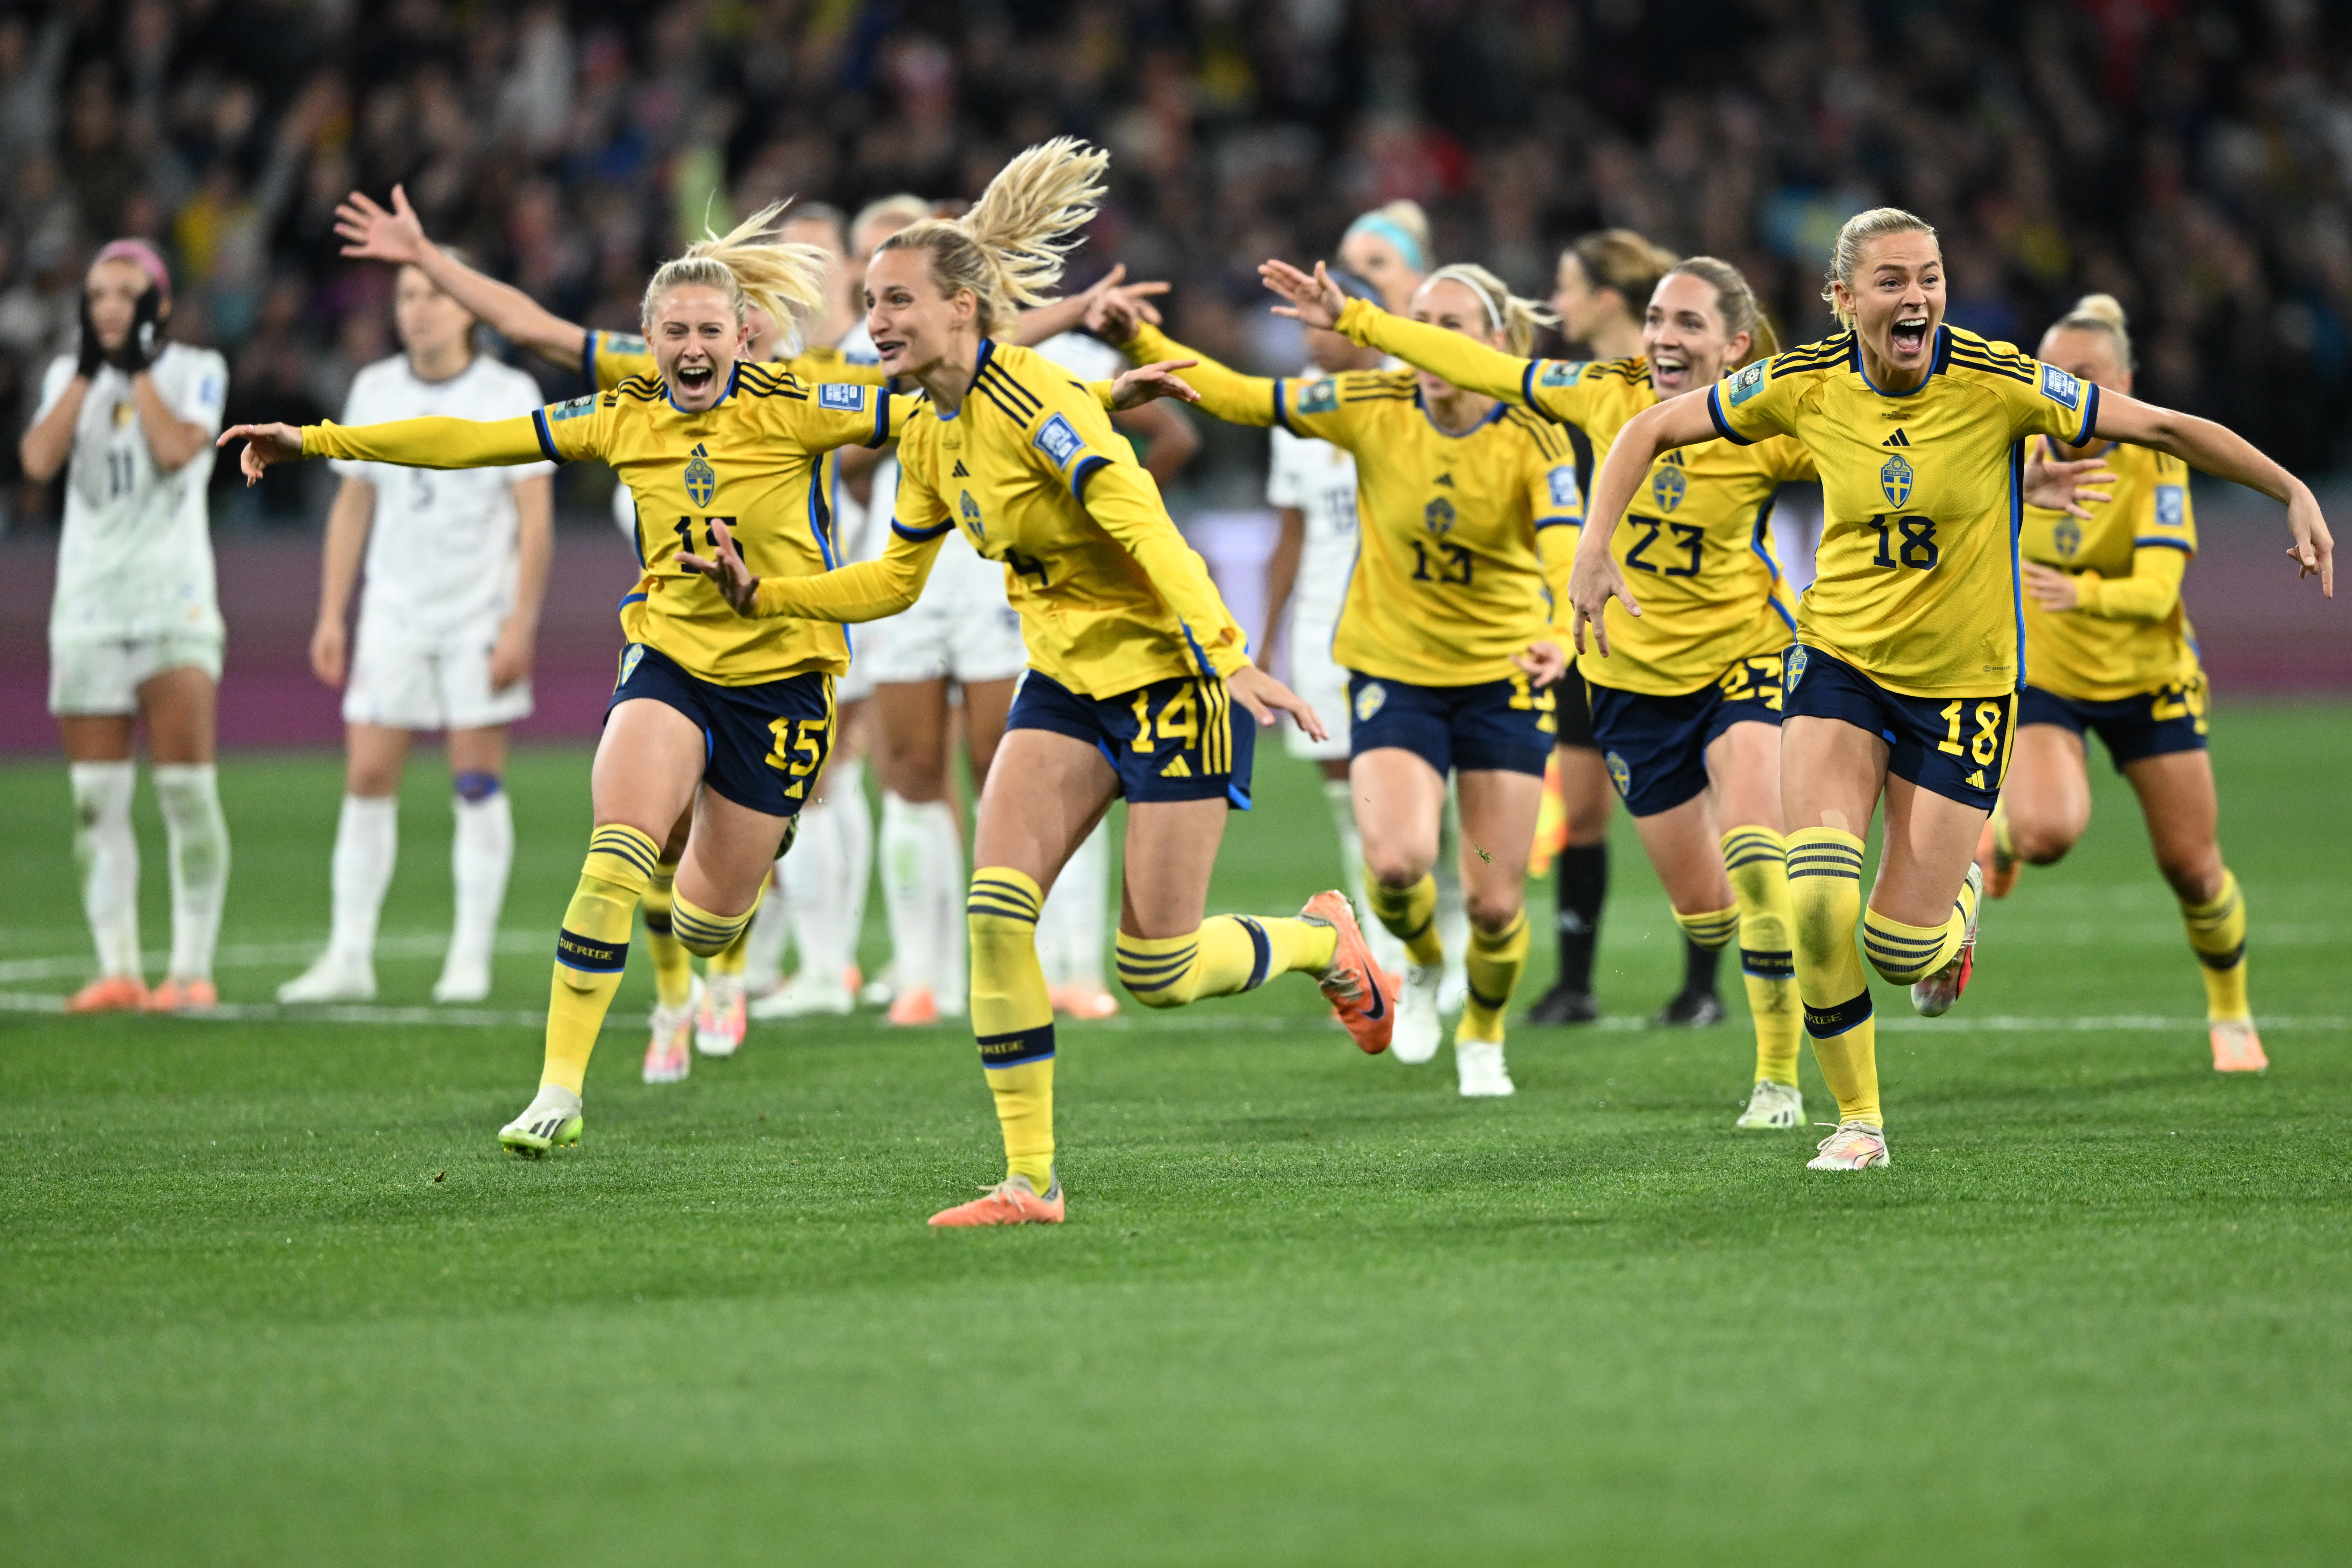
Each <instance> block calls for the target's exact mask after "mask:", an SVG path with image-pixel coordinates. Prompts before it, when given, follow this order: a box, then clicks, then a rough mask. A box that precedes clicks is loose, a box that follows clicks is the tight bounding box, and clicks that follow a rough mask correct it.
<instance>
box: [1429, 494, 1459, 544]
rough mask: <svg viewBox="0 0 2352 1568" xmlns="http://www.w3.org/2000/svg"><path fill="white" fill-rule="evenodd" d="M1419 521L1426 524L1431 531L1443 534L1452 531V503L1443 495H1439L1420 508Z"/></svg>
mask: <svg viewBox="0 0 2352 1568" xmlns="http://www.w3.org/2000/svg"><path fill="white" fill-rule="evenodd" d="M1421 521H1423V523H1425V524H1426V525H1427V526H1428V528H1429V531H1430V532H1432V533H1434V534H1439V535H1444V534H1448V533H1451V532H1453V531H1454V503H1453V502H1452V501H1450V500H1446V499H1445V498H1444V496H1439V497H1438V498H1437V499H1436V500H1433V501H1431V502H1430V503H1429V504H1428V505H1427V506H1425V507H1423V509H1422V511H1421Z"/></svg>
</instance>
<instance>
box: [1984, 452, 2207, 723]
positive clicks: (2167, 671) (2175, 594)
mask: <svg viewBox="0 0 2352 1568" xmlns="http://www.w3.org/2000/svg"><path fill="white" fill-rule="evenodd" d="M2095 455H2096V456H2097V457H2098V458H2099V459H2100V461H2102V462H2104V463H2105V464H2106V465H2107V467H2108V468H2112V469H2113V470H2115V474H2116V482H2115V483H2114V484H2113V485H2111V486H2109V487H2107V488H2108V489H2109V490H2110V492H2111V499H2109V500H2106V501H2104V502H2099V501H2094V502H2093V503H2091V508H2090V510H2091V520H2090V521H2088V522H2085V521H2083V520H2082V519H2080V518H2077V517H2073V516H2070V515H2069V514H2067V513H2065V512H2063V511H2051V510H2047V509H2046V508H2042V507H2038V506H2029V507H2027V508H2026V509H2025V532H2024V536H2023V538H2022V540H2021V544H2020V548H2021V552H2022V553H2023V554H2024V557H2025V559H2026V560H2028V561H2034V562H2039V563H2041V564H2042V565H2044V566H2054V567H2056V568H2057V569H2058V570H2059V571H2061V572H2067V573H2071V574H2074V592H2075V596H2076V601H2075V607H2074V608H2073V609H2071V610H2045V609H2043V608H2042V606H2041V605H2040V604H2038V603H2037V602H2036V601H2035V600H2034V599H2033V597H2032V595H2027V596H2026V600H2025V678H2026V679H2027V680H2029V681H2031V682H2032V684H2033V685H2035V686H2039V687H2041V688H2042V689H2044V690H2048V691H2054V692H2056V693H2057V694H2058V695H2059V696H2061V697H2071V698H2074V700H2076V701H2079V702H2114V701H2118V700H2122V699H2124V698H2126V697H2136V696H2137V695H2138V694H2139V693H2141V692H2143V691H2149V690H2153V689H2156V688H2158V687H2160V686H2164V685H2167V684H2168V683H2170V682H2172V681H2175V680H2179V679H2182V677H2183V675H2184V673H2185V672H2186V671H2188V670H2189V669H2193V668H2195V667H2196V664H2197V645H2196V633H2195V632H2193V631H2192V630H2190V628H2189V616H2188V612H2187V611H2186V610H2184V609H2183V608H2182V607H2181V604H2180V580H2181V578H2182V576H2183V575H2184V574H2186V573H2187V571H2188V569H2189V557H2190V556H2192V555H2194V554H2196V553H2197V518H2196V513H2195V512H2194V511H2193V510H2191V509H2190V507H2189V465H2188V464H2186V463H2184V462H2182V461H2181V460H2180V459H2179V458H2175V457H2172V456H2171V455H2169V454H2168V453H2164V452H2158V451H2153V450H2151V449H2150V448H2148V447H2124V446H2116V445H2110V446H2109V447H2107V448H2106V449H2105V451H2103V452H2100V453H2097V454H2095Z"/></svg>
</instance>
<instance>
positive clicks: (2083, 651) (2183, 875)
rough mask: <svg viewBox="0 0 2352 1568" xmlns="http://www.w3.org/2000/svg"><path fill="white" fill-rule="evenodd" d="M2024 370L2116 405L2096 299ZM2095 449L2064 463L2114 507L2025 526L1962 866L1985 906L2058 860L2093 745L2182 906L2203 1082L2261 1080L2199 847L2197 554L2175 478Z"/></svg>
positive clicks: (2223, 900) (2227, 922)
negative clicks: (2012, 727)
mask: <svg viewBox="0 0 2352 1568" xmlns="http://www.w3.org/2000/svg"><path fill="white" fill-rule="evenodd" d="M2035 353H2037V355H2038V356H2039V357H2040V359H2041V360H2042V363H2044V364H2051V365H2055V366H2057V367H2058V368H2059V369H2060V370H2063V371H2064V372H2065V373H2066V374H2069V375H2071V376H2073V377H2074V379H2075V380H2077V381H2080V382H2083V383H2084V384H2088V385H2095V386H2098V387H2101V388H2103V389H2104V390H2105V392H2108V393H2118V392H2120V393H2126V394H2128V393H2129V392H2130V391H2131V389H2132V351H2131V335H2130V333H2129V331H2127V330H2126V326H2125V323H2124V311H2123V307H2122V306H2121V305H2119V304H2117V303H2116V300H2115V299H2114V298H2113V297H2112V296H2110V295H2106V294H2092V295H2088V296H2086V297H2084V299H2083V300H2081V301H2080V302H2078V303H2077V304H2076V305H2075V306H2074V310H2072V311H2070V312H2069V313H2068V314H2067V315H2066V316H2065V317H2064V318H2063V320H2061V321H2059V322H2058V323H2057V324H2056V325H2055V326H2053V327H2052V328H2051V329H2050V330H2049V331H2047V332H2046V333H2044V334H2043V335H2042V346H2041V347H2040V348H2039V349H2038V350H2036V351H2035ZM2044 439H2045V440H2046V439H2047V437H2044ZM2102 446H2103V447H2104V448H2105V449H2104V450H2100V449H2095V448H2089V447H2068V448H2065V449H2064V450H2065V455H2066V456H2068V457H2070V458H2084V457H2097V458H2101V459H2102V460H2103V461H2105V463H2106V464H2107V466H2108V467H2109V468H2113V469H2114V470H2115V471H2116V482H2115V483H2114V485H2113V486H2112V487H2111V488H2112V489H2113V491H2114V495H2113V499H2112V500H2109V501H2108V502H2107V503H2106V504H2105V505H2104V506H2100V507H2098V508H2096V509H2095V510H2093V511H2092V512H2091V514H2090V518H2089V520H2088V521H2077V520H2076V519H2075V518H2074V517H2071V516H2069V515H2067V514H2066V513H2064V512H2063V511H2050V510H2044V509H2042V508H2040V507H2029V508H2027V509H2026V512H2025V530H2024V537H2023V540H2022V542H2021V554H2022V555H2023V557H2024V561H2025V566H2024V571H2025V600H2024V615H2025V662H2026V687H2025V690H2024V693H2023V694H2022V695H2021V697H2020V698H2019V699H2018V707H2017V746H2016V751H2015V753H2014V756H2013V758H2012V760H2011V763H2010V767H2009V779H2008V781H2007V782H2006V783H2005V784H2002V786H2001V792H2000V805H1998V806H1996V807H1995V808H1994V810H1993V815H1992V817H1991V820H1990V821H1989V822H1987V823H1986V824H1985V828H1984V834H1983V836H1982V837H1981V838H1980V839H1979V842H1978V845H1977V863H1978V865H1979V867H1981V868H1983V869H1984V870H1985V873H1986V884H1985V893H1986V896H1988V897H1990V898H1995V899H1998V898H2002V897H2005V896H2006V895H2007V894H2008V892H2009V890H2010V889H2011V886H2013V885H2014V884H2015V882H2016V880H2017V868H2018V866H2019V864H2020V862H2024V863H2028V864H2032V865H2035V866H2047V865H2050V864H2052V863H2053V862H2055V861H2056V860H2058V859H2059V858H2061V857H2063V855H2064V854H2065V853H2066V851H2067V850H2068V849H2070V848H2072V847H2074V840H2076V839H2077V838H2080V837H2082V836H2083V830H2084V828H2085V827H2087V826H2090V822H2091V782H2090V778H2089V776H2088V774H2087V773H2086V772H2085V763H2086V758H2085V756H2084V731H2086V730H2092V731H2097V732H2098V736H2099V739H2100V740H2102V741H2104V742H2106V747H2107V754H2108V756H2109V757H2110V758H2111V759H2112V760H2113V761H2114V763H2115V765H2116V772H2117V773H2121V774H2123V775H2124V777H2125V778H2126V779H2127V780H2129V781H2130V783H2131V786H2132V789H2133V790H2134V791H2135V792H2136V793H2137V795H2139V805H2140V812H2141V814H2142V815H2143V816H2146V817H2147V836H2148V839H2149V841H2150V843H2151V844H2152V845H2153V846H2154V847H2155V849H2156V864H2157V868H2158V870H2160V871H2161V872H2162V873H2163V874H2164V879H2165V880H2166V881H2167V882H2168V883H2170V884H2171V885H2172V891H2173V895H2174V897H2176V898H2178V899H2179V900H2180V914H2181V918H2182V920H2184V921H2186V922H2187V923H2188V927H2189V947H2190V949H2191V950H2192V951H2194V952H2195V953H2196V954H2197V962H2198V964H2199V966H2200V973H2203V975H2204V977H2205V1004H2206V1006H2205V1011H2206V1017H2207V1020H2208V1033H2209V1034H2210V1037H2211V1043H2212V1047H2213V1068H2214V1070H2215V1071H2217V1072H2260V1071H2262V1070H2263V1068H2267V1067H2268V1066H2269V1065H2270V1062H2269V1059H2268V1058H2265V1057H2264V1056H2263V1043H2262V1040H2261V1038H2260V1037H2258V1036H2256V1034H2255V1033H2254V1021H2253V1015H2252V1012H2251V1010H2250V1009H2249V1007H2248V1005H2247V1002H2246V964H2245V958H2246V906H2245V900H2244V899H2243V897H2242V895H2241V894H2240V892H2239V890H2238V879H2237V878H2236V877H2234V876H2232V875H2231V873H2230V868H2228V867H2227V866H2225V865H2223V864H2222V863H2221V847H2220V846H2219V845H2218V844H2216V843H2215V841H2214V829H2215V824H2216V820H2217V818H2218V817H2219V816H2220V806H2219V805H2218V803H2217V802H2216V800H2215V798H2214V794H2213V765H2212V763H2211V762H2210V760H2209V759H2208V758H2207V756H2206V754H2205V705H2206V703H2205V673H2204V671H2203V669H2202V668H2200V666H2199V663H2198V659H2197V645H2196V642H2195V640H2194V638H2193V637H2192V636H2191V634H2190V632H2189V620H2188V617H2187V616H2186V615H2184V614H2183V613H2182V610H2181V607H2180V579H2181V576H2182V574H2184V573H2185V572H2186V571H2187V570H2188V566H2189V556H2191V555H2192V554H2194V553H2195V552H2196V550H2197V523H2196V519H2195V518H2194V516H2193V515H2192V514H2191V512H2190V510H2189V471H2188V468H2187V467H2186V466H2185V465H2184V464H2183V463H2182V462H2181V460H2180V459H2179V458H2176V457H2173V456H2171V455H2169V454H2168V453H2165V452H2160V451H2156V450H2153V449H2151V448H2149V447H2119V446H2116V445H2115V444H2114V443H2113V442H2105V443H2103V444H2102Z"/></svg>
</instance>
